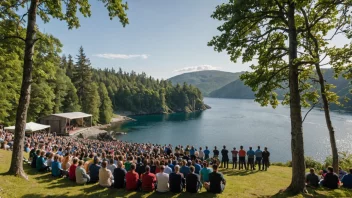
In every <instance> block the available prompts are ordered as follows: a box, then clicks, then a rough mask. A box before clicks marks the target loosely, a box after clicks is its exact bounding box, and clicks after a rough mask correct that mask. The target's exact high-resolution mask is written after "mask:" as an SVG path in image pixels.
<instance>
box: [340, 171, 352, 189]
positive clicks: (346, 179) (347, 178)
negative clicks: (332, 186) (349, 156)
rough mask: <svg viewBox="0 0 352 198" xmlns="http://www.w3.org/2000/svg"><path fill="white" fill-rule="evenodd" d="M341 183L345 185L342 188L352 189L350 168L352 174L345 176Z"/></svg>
mask: <svg viewBox="0 0 352 198" xmlns="http://www.w3.org/2000/svg"><path fill="white" fill-rule="evenodd" d="M341 182H342V183H343V185H342V187H345V188H352V168H350V173H349V174H347V175H345V176H343V178H342V180H341Z"/></svg>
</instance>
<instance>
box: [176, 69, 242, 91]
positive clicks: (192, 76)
mask: <svg viewBox="0 0 352 198" xmlns="http://www.w3.org/2000/svg"><path fill="white" fill-rule="evenodd" d="M241 74H242V72H238V73H231V72H224V71H217V70H205V71H197V72H190V73H184V74H180V75H177V76H174V77H172V78H170V79H169V81H171V82H172V84H174V85H176V84H177V83H179V84H181V85H182V84H183V83H184V82H186V83H187V84H191V85H194V86H196V87H197V88H198V89H199V90H200V91H201V92H202V93H203V95H204V96H209V94H210V93H211V92H213V91H215V90H217V89H220V88H221V87H223V86H225V85H227V84H229V83H230V82H233V81H235V80H237V79H239V76H240V75H241Z"/></svg>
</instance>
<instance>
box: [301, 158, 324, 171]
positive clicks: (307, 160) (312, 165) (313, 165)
mask: <svg viewBox="0 0 352 198" xmlns="http://www.w3.org/2000/svg"><path fill="white" fill-rule="evenodd" d="M304 161H305V163H306V168H314V169H315V170H321V169H323V165H322V164H321V163H320V162H318V161H316V160H314V159H313V158H311V157H304Z"/></svg>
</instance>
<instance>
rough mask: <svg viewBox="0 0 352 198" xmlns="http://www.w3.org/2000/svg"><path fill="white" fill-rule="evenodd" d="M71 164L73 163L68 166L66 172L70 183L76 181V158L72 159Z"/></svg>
mask: <svg viewBox="0 0 352 198" xmlns="http://www.w3.org/2000/svg"><path fill="white" fill-rule="evenodd" d="M72 162H73V163H72V165H71V166H70V168H69V171H68V177H69V179H70V180H71V181H76V168H77V165H78V158H73V160H72Z"/></svg>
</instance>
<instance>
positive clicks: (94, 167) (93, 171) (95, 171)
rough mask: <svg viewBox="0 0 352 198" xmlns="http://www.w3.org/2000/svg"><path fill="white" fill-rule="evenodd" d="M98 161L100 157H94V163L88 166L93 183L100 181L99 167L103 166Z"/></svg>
mask: <svg viewBox="0 0 352 198" xmlns="http://www.w3.org/2000/svg"><path fill="white" fill-rule="evenodd" d="M98 163H99V159H98V157H94V160H93V164H91V165H90V166H89V168H88V169H89V176H90V182H91V183H96V182H98V181H99V169H100V168H101V166H100V165H99V164H98Z"/></svg>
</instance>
